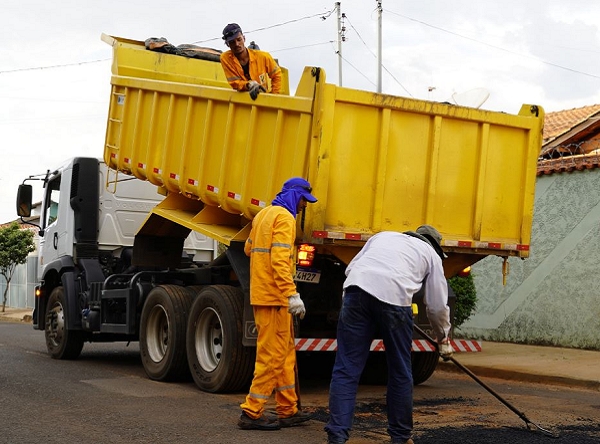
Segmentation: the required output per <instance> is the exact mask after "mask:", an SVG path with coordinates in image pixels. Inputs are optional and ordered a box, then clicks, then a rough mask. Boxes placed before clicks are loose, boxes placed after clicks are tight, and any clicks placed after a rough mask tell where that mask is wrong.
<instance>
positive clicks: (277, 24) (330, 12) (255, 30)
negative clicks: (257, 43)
mask: <svg viewBox="0 0 600 444" xmlns="http://www.w3.org/2000/svg"><path fill="white" fill-rule="evenodd" d="M334 11H335V9H332V10H330V11H327V12H324V13H320V14H313V15H307V16H305V17H300V18H297V19H293V20H287V21H285V22H280V23H276V24H274V25H270V26H263V27H262V28H256V29H251V30H250V31H244V34H251V33H253V32H258V31H266V30H267V29H273V28H278V27H280V26H285V25H289V24H290V23H297V22H301V21H302V20H307V19H311V18H315V17H320V18H321V19H322V20H325V18H327V17H329V16H330V15H331V14H333V12H334ZM221 39H222V38H221V37H214V38H211V39H206V40H198V41H196V42H193V44H194V45H196V44H199V43H206V42H212V41H213V40H221Z"/></svg>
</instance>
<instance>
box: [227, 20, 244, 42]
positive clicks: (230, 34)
mask: <svg viewBox="0 0 600 444" xmlns="http://www.w3.org/2000/svg"><path fill="white" fill-rule="evenodd" d="M241 32H242V28H240V25H238V24H237V23H229V24H228V25H227V26H225V28H223V40H225V41H226V42H227V43H229V42H230V41H232V40H234V39H235V38H236V37H237V35H238V33H241Z"/></svg>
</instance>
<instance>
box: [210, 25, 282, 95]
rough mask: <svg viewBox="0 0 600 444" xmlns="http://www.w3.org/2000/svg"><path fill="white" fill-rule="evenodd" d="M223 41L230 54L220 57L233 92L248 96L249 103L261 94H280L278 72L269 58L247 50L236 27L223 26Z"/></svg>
mask: <svg viewBox="0 0 600 444" xmlns="http://www.w3.org/2000/svg"><path fill="white" fill-rule="evenodd" d="M223 40H225V44H226V45H227V46H228V47H229V49H230V50H229V51H225V52H224V53H222V54H221V66H222V67H223V71H225V76H226V77H227V81H228V82H229V84H230V85H231V87H232V88H233V89H235V90H237V91H248V92H250V97H252V100H256V98H257V97H258V94H259V93H260V92H261V91H262V92H269V93H273V94H279V92H280V91H281V69H280V68H279V65H277V62H275V60H273V57H271V54H269V53H268V52H266V51H260V50H258V49H249V48H247V47H246V37H244V34H243V33H242V28H240V25H238V24H237V23H230V24H228V25H227V26H225V28H224V29H223ZM269 79H270V85H269Z"/></svg>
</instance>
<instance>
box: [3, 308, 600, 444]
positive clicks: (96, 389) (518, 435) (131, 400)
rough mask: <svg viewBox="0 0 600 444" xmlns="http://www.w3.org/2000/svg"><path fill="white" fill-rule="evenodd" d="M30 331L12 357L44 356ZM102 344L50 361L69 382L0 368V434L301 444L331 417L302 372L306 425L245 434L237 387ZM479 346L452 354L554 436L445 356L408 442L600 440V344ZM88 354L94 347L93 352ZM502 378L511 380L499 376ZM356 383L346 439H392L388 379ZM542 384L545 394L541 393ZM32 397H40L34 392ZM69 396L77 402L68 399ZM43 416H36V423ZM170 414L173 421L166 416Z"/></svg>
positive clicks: (18, 317)
mask: <svg viewBox="0 0 600 444" xmlns="http://www.w3.org/2000/svg"><path fill="white" fill-rule="evenodd" d="M29 316H30V313H29V311H23V310H11V309H9V310H8V311H7V313H5V314H4V315H3V314H1V313H0V322H15V323H20V324H25V325H23V327H26V328H27V331H30V330H29V328H31V327H30V325H29V326H26V324H30V322H31V320H30V317H29ZM5 327H6V326H5ZM33 335H34V332H33V331H31V334H28V335H26V336H23V338H24V340H25V339H26V338H29V337H30V336H33ZM35 335H36V342H35V344H37V345H36V347H35V349H31V346H27V350H29V352H27V353H26V354H25V355H23V354H21V353H20V352H19V351H18V350H17V353H16V355H15V356H16V358H17V359H19V360H23V359H24V360H32V361H35V362H38V361H44V360H46V359H47V356H46V355H45V353H44V352H43V349H44V346H43V340H41V341H40V338H41V337H43V332H35ZM40 335H41V336H40ZM5 340H6V339H5ZM27 340H29V339H27ZM10 344H13V345H14V344H17V345H18V344H20V342H19V341H18V340H17V339H14V338H13V339H11V341H10ZM103 346H104V344H96V345H95V346H94V347H90V349H91V350H88V351H87V354H86V355H85V356H84V358H85V359H81V360H80V361H81V362H76V363H66V362H53V366H52V368H53V369H55V368H59V369H60V368H63V370H64V371H66V369H67V368H71V366H72V365H81V366H82V367H81V368H82V369H84V370H85V372H84V373H83V374H80V373H79V372H78V371H73V370H71V371H69V374H75V375H76V377H75V379H76V381H75V382H74V383H71V384H67V385H66V386H65V387H66V388H60V387H59V385H54V384H48V381H47V380H48V378H50V379H52V372H51V371H48V370H47V369H46V368H45V367H44V366H40V365H31V364H29V365H26V366H25V368H26V369H28V370H27V372H32V374H29V376H27V377H25V376H23V377H22V378H21V379H18V380H15V378H12V379H11V385H10V387H9V385H8V380H6V381H4V382H5V383H6V385H5V384H2V383H1V382H2V381H1V380H2V379H3V378H2V375H1V373H2V372H0V386H3V385H5V389H4V390H0V399H2V400H3V404H4V405H5V406H8V405H9V404H10V401H11V399H12V401H14V402H16V403H17V404H14V403H13V408H11V409H8V410H6V411H4V412H2V409H0V417H1V416H2V414H1V413H4V414H6V415H8V416H7V418H6V419H7V420H9V423H11V424H13V426H14V427H9V428H8V429H6V430H5V432H4V434H0V435H2V436H0V443H4V442H6V443H12V442H27V441H28V442H33V440H24V437H25V436H28V437H32V438H33V437H37V438H38V439H39V438H41V437H43V438H44V439H43V440H44V441H45V442H49V443H50V442H57V443H58V442H69V439H67V440H64V438H65V435H64V433H66V431H70V435H68V436H71V437H73V436H75V435H77V436H79V435H80V434H81V435H82V436H85V435H86V434H88V433H89V432H90V430H88V429H89V428H90V427H92V429H94V428H97V427H99V426H100V424H111V425H112V426H114V431H112V432H111V433H113V435H110V436H104V438H106V439H104V440H101V441H98V442H123V443H124V442H130V443H131V442H150V441H153V442H157V443H158V442H161V443H162V442H181V443H182V444H184V443H187V442H196V441H191V440H190V436H193V435H197V436H198V437H199V438H200V439H199V440H198V442H215V443H226V442H247V443H264V442H265V441H267V440H271V439H272V440H274V441H277V442H281V443H288V442H289V443H292V442H298V441H301V442H302V441H303V442H306V443H307V444H311V443H317V444H318V443H322V442H324V433H323V426H324V424H325V423H326V421H327V419H328V411H327V408H326V405H327V399H326V390H322V389H319V390H316V391H315V389H314V388H313V389H312V390H311V385H312V384H321V382H320V381H317V382H314V381H312V380H310V379H309V378H307V379H304V381H303V382H304V384H303V388H304V396H303V400H304V402H303V405H305V406H306V408H307V409H308V410H311V411H313V412H315V413H316V417H315V419H314V420H313V421H310V422H309V423H307V425H306V426H304V427H298V428H294V429H293V430H288V429H286V430H283V431H280V432H278V433H277V434H276V435H272V433H273V432H257V433H248V432H245V433H242V432H240V431H238V430H237V428H236V427H235V421H236V418H237V415H238V409H239V408H238V404H239V399H240V395H239V394H235V395H214V394H205V393H203V394H200V393H199V392H198V391H197V390H196V389H195V387H194V386H193V384H191V383H189V384H187V385H186V384H168V385H167V384H157V383H155V382H153V381H149V380H147V378H146V377H145V376H144V375H143V371H142V369H141V366H140V365H139V358H138V356H137V354H136V353H135V351H134V350H131V351H130V352H129V354H126V355H124V357H121V358H120V359H118V360H116V361H115V362H113V360H112V359H109V358H110V357H112V356H113V353H115V351H114V350H113V348H115V346H114V345H111V347H110V348H109V349H108V350H109V351H104V352H94V351H93V350H94V349H95V348H100V349H101V350H104V348H103ZM17 348H18V347H17ZM482 349H483V351H482V352H481V353H457V354H455V358H456V359H457V360H458V361H459V362H461V363H462V364H464V365H465V366H466V367H468V368H469V369H471V370H472V371H473V372H474V373H476V374H477V375H478V376H480V377H482V379H484V380H485V381H486V382H488V383H489V382H490V381H489V380H488V379H487V377H488V376H491V377H493V378H496V380H492V381H491V384H490V385H491V386H492V387H493V388H494V389H495V390H497V391H498V393H500V394H501V395H502V396H504V397H505V399H507V400H509V401H510V402H512V403H513V405H515V406H516V407H517V408H519V409H520V410H521V411H523V412H526V413H527V416H528V417H529V418H531V420H533V421H535V422H536V423H537V424H539V425H541V426H543V427H546V428H548V429H549V430H551V431H552V433H555V434H556V435H557V436H558V438H557V439H552V438H549V437H548V436H545V435H544V434H542V433H540V432H532V431H529V430H527V429H526V427H525V426H524V425H525V424H524V423H523V421H521V419H520V418H518V417H517V415H514V414H513V413H512V412H510V411H509V410H507V409H506V408H504V407H503V406H502V405H500V404H499V403H498V402H497V400H496V399H494V398H493V397H491V396H489V395H488V394H486V393H485V392H483V391H482V390H478V386H477V385H476V384H473V383H472V381H469V378H468V377H467V376H466V375H464V374H462V372H461V371H460V370H459V369H458V368H457V367H456V366H455V365H454V364H453V363H451V362H447V363H440V369H441V370H442V371H440V372H436V373H435V374H434V376H433V377H432V378H431V379H430V380H429V381H428V382H427V383H426V384H424V385H423V386H419V387H418V388H417V389H416V390H415V403H414V411H415V442H416V443H417V444H433V443H439V442H444V443H446V444H453V443H457V444H458V443H464V442H473V443H477V444H488V443H489V444H492V443H499V442H503V443H505V442H510V443H511V444H530V443H532V444H536V443H546V442H547V443H550V442H552V443H558V444H560V443H565V444H566V443H569V444H572V443H578V444H588V443H597V442H600V425H599V424H600V416H599V415H598V411H600V404H598V401H597V391H598V390H599V381H598V375H596V373H597V372H596V371H594V368H597V363H598V362H600V361H599V360H598V358H600V352H593V351H583V350H571V349H560V348H553V347H533V346H523V345H517V344H502V343H487V342H485V343H483V347H482ZM38 350H39V353H38ZM126 350H128V348H126ZM7 352H10V349H7ZM95 353H96V354H97V353H100V354H98V355H97V356H96V354H95ZM103 353H104V354H103ZM107 353H108V354H107ZM7 358H8V356H6V355H5V361H6V363H7V364H6V365H8V362H9V360H8V359H7ZM90 360H92V361H97V365H94V366H92V367H90V366H89V362H87V361H90ZM10 362H13V361H10ZM123 366H125V369H126V370H127V372H125V373H124V374H121V371H123V370H124V367H123ZM107 369H109V375H110V374H112V373H115V371H116V373H117V377H107V376H106V375H104V374H103V373H102V371H106V370H107ZM5 373H6V375H7V377H8V375H9V374H10V373H9V372H8V371H7V372H5ZM19 373H20V371H19ZM453 373H455V374H453ZM58 374H59V376H55V377H59V378H60V380H63V379H64V378H63V376H62V373H61V372H60V371H59V372H58ZM42 375H43V376H42ZM83 375H85V377H84V376H83ZM133 375H135V376H136V377H133ZM502 378H503V379H506V380H509V379H512V380H514V381H510V382H502V381H498V379H502ZM42 381H44V382H42ZM461 381H462V382H461ZM464 381H466V382H464ZM517 381H519V382H517ZM520 381H527V382H543V383H549V384H557V385H565V386H569V387H573V386H574V387H576V388H575V389H571V388H569V389H567V388H564V389H562V388H559V387H552V386H550V387H546V386H544V385H539V384H530V385H527V382H520ZM465 384H466V385H465ZM319 387H320V386H319ZM50 388H54V389H56V390H61V393H62V392H63V391H64V390H66V393H65V394H64V395H65V396H66V399H68V400H69V402H67V403H66V404H64V403H62V404H64V405H62V406H61V403H58V404H56V402H55V399H58V395H57V396H56V397H55V396H53V395H48V391H49V390H50ZM13 389H14V390H15V392H14V393H15V397H14V399H13V398H11V396H12V395H11V391H10V390H13ZM579 389H581V390H579ZM590 389H591V390H590ZM23 390H26V391H27V393H29V394H30V395H32V396H33V398H35V399H34V400H36V402H42V403H43V404H44V405H46V404H48V407H49V408H50V406H51V405H52V406H53V407H51V408H50V410H49V411H50V412H52V414H51V415H49V416H47V417H45V418H44V419H43V420H41V419H38V420H36V421H35V422H34V423H33V424H34V425H35V424H37V426H35V427H34V426H33V425H32V422H31V418H30V416H29V415H28V414H27V415H23V414H20V413H19V414H17V413H16V412H18V411H20V410H19V408H18V407H15V405H20V404H18V403H22V402H24V401H23V400H22V399H21V398H19V396H20V395H19V393H20V392H22V391H23ZM72 390H76V391H72ZM361 390H364V393H363V394H362V395H361V397H360V402H359V403H358V404H357V411H356V415H355V425H354V430H353V432H352V439H351V440H350V441H349V443H348V444H350V443H352V444H367V443H373V442H389V441H387V439H388V438H387V433H386V432H385V430H386V406H385V387H380V386H364V387H363V386H361ZM74 393H76V394H74ZM541 393H544V394H543V395H541ZM92 396H93V397H99V398H98V399H100V400H102V399H104V400H105V401H106V402H108V403H109V404H110V405H113V404H114V405H115V408H117V407H118V409H120V410H119V411H120V412H121V413H120V415H123V417H122V418H121V417H120V416H119V415H116V412H114V411H113V409H112V408H105V409H101V408H99V406H98V404H90V401H89V400H90V399H92V398H90V397H92ZM324 396H325V397H324ZM140 397H141V398H143V401H144V402H143V406H144V407H143V408H142V410H143V413H141V411H140ZM38 398H40V399H42V400H43V401H39V399H38ZM155 398H156V399H157V400H159V401H160V402H158V403H156V405H155V404H153V402H152V401H153V400H154V399H155ZM209 398H210V399H209ZM213 398H214V399H213ZM93 399H96V398H93ZM598 399H600V398H598ZM209 401H212V403H209ZM95 402H96V401H94V403H95ZM215 402H216V404H215ZM73 403H75V404H77V405H73ZM38 407H39V406H37V407H35V408H38ZM61 409H66V411H67V412H68V411H75V410H78V411H79V410H80V409H81V413H83V416H82V417H81V418H80V419H79V420H76V421H75V424H73V423H72V422H67V423H66V424H63V427H68V428H66V429H60V433H56V434H55V433H54V432H52V431H53V430H54V424H55V422H54V421H56V420H57V418H58V417H60V416H61V415H62V414H63V413H64V412H63V413H60V412H59V411H60V410H61ZM202 409H204V410H202ZM42 410H44V409H42ZM26 411H28V412H30V411H31V407H30V406H28V407H27V409H26ZM177 412H179V413H177ZM181 412H186V414H185V415H184V416H185V417H184V418H183V420H184V421H188V422H189V423H187V424H188V425H187V427H188V428H190V429H193V430H194V433H191V432H189V431H188V430H187V429H186V430H183V429H180V428H179V427H181V424H179V425H178V426H175V423H176V422H177V421H179V420H177V421H176V420H175V419H174V417H171V416H169V414H175V415H181ZM188 415H189V416H190V417H189V418H188V417H187V416H188ZM146 417H149V418H161V420H160V421H161V423H160V424H158V425H157V424H154V421H155V420H154V419H153V420H152V421H150V422H148V420H147V419H144V418H146ZM177 417H179V416H177ZM128 419H129V420H131V422H130V421H129V420H128ZM40 420H41V421H42V423H39V424H38V422H39V421H40ZM144 421H146V422H144ZM197 421H207V422H206V424H205V423H201V425H199V424H200V423H197ZM171 422H174V423H173V424H171ZM36 427H37V428H36ZM164 427H167V429H168V430H163V428H164ZM111 430H112V429H111ZM46 431H47V435H46ZM169 433H171V434H172V435H170V436H171V438H173V439H172V440H171V439H169V440H166V438H165V436H167V435H169ZM207 436H211V439H210V440H206V438H207ZM202 437H204V438H202ZM35 440H37V439H35Z"/></svg>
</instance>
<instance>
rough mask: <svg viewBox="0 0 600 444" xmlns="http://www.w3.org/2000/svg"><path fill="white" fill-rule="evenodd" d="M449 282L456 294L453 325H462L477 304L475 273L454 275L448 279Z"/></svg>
mask: <svg viewBox="0 0 600 444" xmlns="http://www.w3.org/2000/svg"><path fill="white" fill-rule="evenodd" d="M448 283H449V284H450V287H451V288H452V290H453V291H454V294H455V295H456V303H455V304H454V324H453V327H460V326H461V325H462V324H463V323H464V322H465V321H466V320H467V319H469V318H470V317H471V315H472V314H473V311H474V310H475V306H476V305H477V291H476V290H475V283H474V282H473V275H472V274H471V273H469V274H468V275H467V276H464V277H463V276H454V277H451V278H450V279H448Z"/></svg>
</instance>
